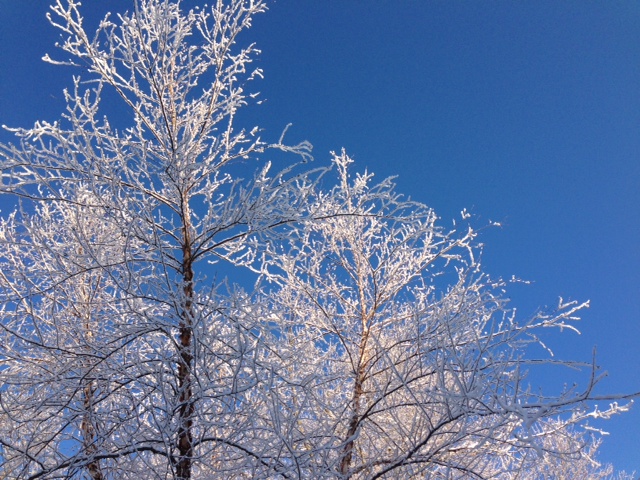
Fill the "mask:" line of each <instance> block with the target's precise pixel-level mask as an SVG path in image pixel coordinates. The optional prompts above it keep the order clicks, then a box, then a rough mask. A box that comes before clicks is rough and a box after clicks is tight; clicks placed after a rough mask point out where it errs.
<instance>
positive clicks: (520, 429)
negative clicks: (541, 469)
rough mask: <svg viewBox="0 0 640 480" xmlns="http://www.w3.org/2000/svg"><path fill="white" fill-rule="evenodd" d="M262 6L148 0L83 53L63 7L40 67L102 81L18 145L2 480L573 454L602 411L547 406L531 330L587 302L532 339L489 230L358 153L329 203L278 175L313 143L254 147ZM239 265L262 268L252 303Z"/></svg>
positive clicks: (3, 308)
mask: <svg viewBox="0 0 640 480" xmlns="http://www.w3.org/2000/svg"><path fill="white" fill-rule="evenodd" d="M265 9H266V5H265V2H264V1H263V0H228V1H223V0H217V1H215V2H214V5H213V6H211V7H206V8H202V9H199V8H194V9H192V10H189V11H185V10H183V8H182V3H181V2H179V1H170V0H138V1H136V2H133V4H132V10H131V12H129V13H124V14H121V15H117V16H116V17H115V18H114V17H112V16H107V17H105V18H104V20H102V21H101V22H100V24H99V26H98V29H97V32H96V33H95V34H89V33H88V32H87V31H86V30H85V26H84V21H83V17H82V15H81V12H80V3H79V2H77V1H76V0H56V1H55V3H54V5H53V6H52V7H51V10H52V15H51V23H52V24H53V25H54V26H56V27H58V28H59V29H60V31H61V32H62V35H63V40H62V42H61V43H60V47H61V48H62V51H63V52H64V55H65V57H63V58H60V59H58V58H57V56H56V59H53V58H51V57H48V56H47V57H46V60H47V61H49V62H52V63H56V64H66V65H72V66H73V68H76V69H80V70H81V71H82V76H81V77H75V78H74V82H73V86H72V88H71V89H69V90H68V91H66V92H65V99H66V103H67V108H66V111H65V112H64V114H63V115H62V118H61V119H60V120H59V121H57V122H54V123H47V122H36V123H35V125H34V126H33V127H32V128H21V129H10V130H11V131H12V132H13V133H14V134H15V135H16V137H17V139H18V140H17V141H16V143H15V144H2V145H0V174H1V182H0V192H1V193H3V194H5V195H7V196H10V198H13V199H15V200H16V202H17V203H16V205H17V207H16V210H15V211H14V212H13V213H12V214H10V215H8V216H5V217H3V218H2V222H1V225H0V248H1V250H0V270H1V273H0V326H1V329H0V382H1V386H0V477H1V478H10V479H36V478H47V479H50V478H76V479H92V480H98V479H132V480H133V479H179V480H187V479H191V478H194V479H195V478H237V479H241V478H247V479H249V478H265V479H266V478H274V479H275V478H287V479H291V478H308V479H322V478H345V479H346V478H354V479H355V478H363V479H364V478H367V479H373V478H464V477H467V478H474V477H477V478H485V477H496V478H500V476H504V475H509V474H511V473H513V472H516V471H524V468H525V465H527V462H530V461H531V458H533V456H532V455H534V454H535V455H538V454H540V455H542V456H543V457H545V458H548V459H549V462H550V463H548V465H555V464H554V463H553V460H552V459H553V458H557V459H561V460H562V461H565V460H566V461H572V459H575V458H577V457H576V450H575V449H574V448H573V447H571V448H565V447H564V445H565V444H564V443H562V442H561V441H560V440H558V439H556V437H555V435H556V433H557V432H562V431H565V430H563V429H566V428H570V426H571V425H572V424H574V423H576V422H578V421H582V420H583V419H584V418H586V416H588V415H589V414H590V413H589V411H588V410H583V409H584V408H587V403H585V402H588V401H589V400H591V399H593V395H592V387H593V386H594V385H595V383H597V381H598V378H599V377H598V376H597V372H596V370H595V367H594V368H593V374H594V375H593V377H592V379H591V382H589V384H588V385H586V386H585V387H584V389H583V390H577V389H572V390H568V391H565V392H561V393H557V394H554V395H548V396H546V395H543V394H542V393H539V392H538V391H537V390H536V391H534V390H530V389H528V388H527V386H526V385H525V383H524V371H525V370H526V369H527V368H535V367H536V366H538V365H540V364H544V363H545V361H546V360H545V359H532V358H530V357H529V356H527V355H528V354H529V352H528V351H527V347H528V346H529V345H532V344H536V343H537V337H536V330H537V329H538V328H547V327H559V328H565V327H568V326H570V324H571V323H572V322H573V321H574V320H575V319H576V317H575V316H576V313H577V312H578V311H579V310H580V309H581V308H583V307H584V306H585V305H586V304H576V303H563V302H561V304H560V305H559V307H558V310H557V311H556V312H552V313H548V314H540V315H537V316H535V317H533V318H531V319H528V320H524V321H522V320H519V319H516V317H515V315H514V313H513V311H512V310H510V309H509V307H508V306H507V304H506V302H505V300H504V298H503V296H502V291H501V288H502V287H503V282H500V281H494V280H491V279H490V278H489V277H488V276H486V275H485V274H484V273H483V272H482V270H481V266H480V263H479V261H478V253H479V245H478V244H477V239H476V236H477V235H476V232H475V231H474V230H473V229H471V228H466V229H465V230H464V231H446V230H444V229H443V228H442V227H440V226H438V223H437V217H436V215H435V213H434V212H433V211H432V210H431V209H429V208H427V207H426V206H424V205H423V204H420V203H417V202H412V201H409V200H406V199H404V198H403V197H402V196H400V195H399V194H398V193H396V191H395V187H394V185H393V183H392V182H391V181H390V180H385V181H383V182H382V183H380V184H374V183H373V180H372V175H370V174H366V173H365V174H362V175H356V176H354V177H353V178H351V177H350V176H349V175H350V174H349V164H350V163H351V160H350V159H349V158H348V157H347V156H346V155H345V154H342V155H338V156H336V157H335V159H334V166H333V169H334V170H335V171H336V172H337V173H338V181H337V183H336V185H335V186H334V187H331V186H327V182H329V175H328V174H325V173H326V172H325V170H322V169H320V170H317V171H313V170H311V171H304V170H303V169H302V168H299V165H296V164H295V163H289V164H287V166H286V167H285V168H280V169H277V171H275V172H273V173H272V172H271V170H272V169H271V163H270V162H269V161H266V160H267V159H268V158H269V157H270V156H279V155H280V154H281V153H283V152H284V153H290V154H293V156H294V157H296V158H297V160H303V161H305V160H307V159H309V156H310V153H309V152H310V145H309V144H307V143H306V142H303V143H301V144H299V145H296V146H287V145H286V144H285V141H284V138H283V136H284V135H283V136H281V137H280V138H279V140H277V141H275V142H267V141H264V140H263V139H262V138H261V136H260V135H261V134H262V133H261V130H260V129H259V128H258V127H253V126H248V127H246V128H243V127H238V126H236V113H237V111H238V109H240V108H242V107H244V106H245V105H246V104H248V103H249V102H250V101H252V99H254V98H255V97H256V94H249V93H248V91H247V88H248V84H249V82H250V81H251V80H252V79H254V78H255V77H259V76H261V71H260V70H259V69H252V60H253V58H254V56H255V55H256V54H257V52H258V51H257V50H256V48H255V47H254V46H253V45H251V44H248V45H246V46H244V47H242V46H240V44H239V43H237V38H238V35H240V33H241V32H242V31H243V30H245V29H247V28H248V27H250V25H251V21H252V18H253V17H254V15H256V14H259V13H261V12H263V11H264V10H265ZM107 92H108V93H107ZM105 95H109V103H110V105H109V108H108V109H105V108H104V107H105V105H104V102H105V101H104V100H103V98H104V96H105ZM114 99H115V100H114ZM116 101H119V102H120V103H119V105H120V107H121V111H122V112H123V114H122V115H117V116H115V117H111V118H108V117H107V116H105V112H107V111H109V112H110V111H113V110H114V108H115V107H117V105H115V104H113V105H112V103H115V102H116ZM127 122H129V123H127ZM261 158H264V159H265V161H262V162H261V163H259V164H258V166H257V168H256V169H255V171H254V169H253V168H252V167H251V163H250V162H251V161H252V160H254V159H261ZM246 171H249V172H250V173H249V175H248V177H249V178H248V179H246V180H245V179H242V178H241V177H240V176H239V175H240V173H241V172H246ZM220 262H226V263H227V264H228V265H231V266H233V267H235V268H228V269H227V270H226V271H233V272H235V271H238V270H239V269H240V268H242V269H245V270H244V271H248V269H253V270H254V271H255V272H257V273H258V274H259V275H260V281H261V283H259V284H258V285H259V287H260V288H258V289H256V290H257V291H258V293H255V294H254V293H246V292H245V291H243V289H242V288H241V287H238V286H236V285H234V281H233V278H231V279H229V280H227V279H225V278H218V277H217V272H216V271H215V264H219V263H220ZM212 264H214V266H212ZM221 277H222V275H221ZM245 287H246V286H245ZM251 288H252V287H249V288H248V290H251ZM548 363H549V364H553V363H554V362H548ZM564 365H565V366H567V365H569V366H576V365H575V364H571V363H564ZM625 408H626V406H623V405H621V406H612V407H611V410H610V411H609V412H608V413H616V412H618V411H623V410H624V409H625ZM591 415H593V414H591ZM556 418H562V419H563V420H555V421H557V422H561V424H560V427H561V428H560V427H559V428H557V429H554V428H547V427H549V426H550V425H553V424H552V423H549V422H551V419H556ZM558 438H560V437H558ZM574 438H575V437H574ZM554 442H560V443H554ZM572 442H573V441H572ZM574 444H576V445H577V444H578V443H575V442H574V443H571V445H574ZM556 445H559V446H558V447H557V448H556V447H555V446H556ZM580 448H582V450H581V451H584V448H585V447H580ZM581 458H582V457H581ZM504 478H509V477H506V476H505V477H504ZM514 478H519V477H517V476H516V477H514Z"/></svg>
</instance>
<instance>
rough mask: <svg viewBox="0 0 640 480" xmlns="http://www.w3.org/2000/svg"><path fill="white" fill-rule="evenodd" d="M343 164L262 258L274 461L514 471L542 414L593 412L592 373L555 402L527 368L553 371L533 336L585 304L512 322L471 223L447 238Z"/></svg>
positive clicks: (339, 159) (341, 468) (359, 468)
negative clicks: (529, 380) (530, 382)
mask: <svg viewBox="0 0 640 480" xmlns="http://www.w3.org/2000/svg"><path fill="white" fill-rule="evenodd" d="M334 162H335V164H336V168H337V171H338V174H339V180H338V183H337V185H336V186H335V187H333V188H332V189H330V190H328V191H326V192H323V191H318V192H317V194H316V196H315V198H316V203H315V204H314V205H313V207H312V208H313V211H312V213H311V214H310V215H309V217H308V218H309V219H308V220H307V221H306V222H305V223H304V227H302V228H299V229H296V230H295V231H293V232H291V233H290V235H289V243H288V245H286V246H284V247H283V246H282V245H277V246H276V248H274V249H273V250H272V251H271V252H270V253H271V256H270V257H269V258H270V260H269V263H270V265H269V267H270V271H269V275H270V278H271V279H272V280H274V281H275V283H277V284H278V285H279V288H277V289H275V292H272V293H271V294H270V299H271V305H272V306H271V308H270V309H269V312H270V314H269V319H270V321H271V327H270V328H271V329H272V331H274V332H275V334H274V335H273V342H274V344H275V346H274V347H273V348H272V350H273V351H274V352H276V353H274V354H273V355H271V357H270V358H271V361H272V365H273V367H272V370H273V371H274V372H277V374H276V375H275V376H274V378H273V379H272V381H271V382H270V383H269V384H268V386H267V387H265V388H266V390H265V395H268V396H269V398H271V399H272V401H273V403H274V404H275V405H276V406H277V408H275V409H274V410H273V411H274V412H276V413H275V414H276V415H277V417H276V418H274V419H273V425H274V428H277V429H278V430H277V433H278V435H279V436H280V437H281V438H282V439H283V441H285V442H286V445H287V448H286V449H285V450H283V451H282V454H281V455H282V456H283V457H286V458H287V462H285V461H284V460H283V459H281V460H280V461H282V462H285V463H290V464H292V465H296V467H297V468H299V471H301V472H304V473H303V474H302V475H301V476H303V477H305V478H360V479H375V478H397V479H404V478H494V477H496V476H500V475H505V478H507V477H506V475H507V474H508V473H509V472H510V471H512V470H513V469H514V465H513V464H514V463H517V466H518V468H519V469H522V467H523V465H524V464H525V463H527V462H528V461H529V460H530V458H531V452H533V453H534V454H535V453H536V452H540V451H541V449H540V448H538V442H539V441H540V439H541V438H542V439H543V440H544V442H549V441H548V440H547V436H549V437H553V436H554V435H555V431H553V430H552V429H543V430H540V429H537V430H536V428H537V427H536V426H537V425H538V423H539V422H540V421H542V420H547V421H548V419H550V418H555V417H557V416H559V415H562V414H565V420H564V421H562V422H559V425H560V427H558V429H557V431H558V432H562V431H563V430H562V429H565V428H568V426H570V425H571V424H573V423H575V422H577V421H580V420H583V419H584V417H583V413H581V408H583V407H584V406H585V405H584V403H583V402H585V401H587V400H589V399H590V398H591V397H592V395H591V390H592V387H593V386H594V384H595V383H596V382H597V375H596V372H595V371H594V372H593V374H594V376H592V381H591V383H590V384H589V385H587V386H586V387H585V389H584V390H582V391H579V390H577V389H571V390H567V391H564V392H561V393H559V394H556V395H543V394H542V393H541V392H539V391H537V390H536V391H534V390H531V389H529V388H528V387H527V385H526V383H525V372H526V369H532V368H536V366H540V365H543V364H547V365H551V364H552V363H554V362H552V361H551V360H550V359H549V360H548V361H547V360H546V359H544V358H537V359H536V358H532V357H531V355H530V352H526V349H527V347H528V346H529V345H531V344H537V343H538V340H537V337H536V332H537V331H538V330H539V329H542V328H558V329H563V328H567V327H568V328H573V327H571V324H572V323H573V322H574V321H575V320H577V317H576V314H577V312H578V311H579V310H580V309H582V308H584V307H586V306H587V304H586V303H583V304H577V303H574V302H571V303H563V302H562V301H561V303H560V305H559V306H558V309H557V311H555V312H552V313H548V314H542V313H541V314H539V315H536V316H534V317H533V318H530V319H527V320H524V321H519V320H518V319H516V317H515V312H514V311H513V310H511V309H510V308H508V306H507V304H506V301H505V300H504V298H503V294H502V292H501V289H502V287H503V286H504V284H503V282H500V281H492V280H491V279H490V278H488V277H487V276H486V275H485V274H483V273H482V271H481V268H480V267H481V266H480V263H479V261H478V257H479V246H478V244H477V241H476V239H475V237H476V233H475V232H474V230H473V229H471V228H469V229H464V230H463V231H462V232H456V231H455V230H453V231H446V230H445V229H443V228H442V227H440V226H438V225H437V222H436V220H437V217H436V215H435V213H434V212H433V210H431V209H429V208H428V207H426V206H424V205H422V204H419V203H417V202H412V201H408V200H406V199H404V198H403V197H402V196H400V195H399V194H397V193H396V192H395V190H394V185H393V184H392V182H391V181H390V180H385V181H383V182H382V183H379V184H375V183H373V180H372V175H370V174H366V173H365V174H362V175H355V176H354V177H353V178H351V177H350V175H349V169H348V166H349V164H350V163H351V160H350V159H349V158H348V157H347V156H346V155H345V154H344V153H343V154H342V155H339V156H336V157H335V159H334ZM525 353H529V356H525ZM268 358H269V357H268ZM559 363H560V364H561V365H563V366H571V363H569V362H567V363H563V362H559ZM624 409H625V407H621V406H617V405H613V406H612V407H611V411H610V412H608V414H609V413H614V412H617V411H623V410H624ZM566 414H569V415H568V416H566ZM558 435H561V433H558ZM545 445H546V443H545ZM551 452H552V450H551V449H548V453H549V455H548V456H551ZM580 452H581V450H579V449H578V450H576V449H574V450H568V449H567V450H566V451H563V450H561V449H559V450H558V449H557V450H554V451H553V455H554V456H555V458H557V459H560V460H559V461H560V462H564V461H567V462H572V461H573V460H574V459H576V455H577V456H578V458H581V457H580ZM572 455H573V456H572ZM506 460H509V461H508V462H507V461H506ZM502 462H505V464H504V465H503V466H502V467H500V465H501V464H502ZM297 475H300V474H297ZM529 478H530V477H529Z"/></svg>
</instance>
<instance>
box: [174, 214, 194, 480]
mask: <svg viewBox="0 0 640 480" xmlns="http://www.w3.org/2000/svg"><path fill="white" fill-rule="evenodd" d="M189 227H190V225H189V217H188V211H187V212H186V213H185V217H184V226H183V246H182V279H183V282H184V283H183V295H184V299H183V301H184V304H183V308H182V311H181V312H180V325H179V329H180V339H179V340H180V344H179V357H178V387H179V392H180V396H179V406H180V407H179V410H178V438H177V447H178V461H177V464H176V475H177V477H178V479H179V480H189V479H190V478H191V465H192V460H193V433H192V428H193V414H194V411H195V407H194V405H193V399H192V396H193V385H192V383H193V379H192V375H191V369H192V362H193V353H192V351H193V338H192V337H193V318H194V310H193V296H194V293H193V292H194V290H193V246H192V243H191V236H190V228H189Z"/></svg>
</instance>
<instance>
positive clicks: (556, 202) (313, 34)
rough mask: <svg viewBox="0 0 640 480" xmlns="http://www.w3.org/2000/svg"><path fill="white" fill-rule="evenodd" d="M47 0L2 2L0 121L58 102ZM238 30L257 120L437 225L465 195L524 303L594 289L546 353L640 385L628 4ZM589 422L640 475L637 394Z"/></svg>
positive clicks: (15, 120)
mask: <svg viewBox="0 0 640 480" xmlns="http://www.w3.org/2000/svg"><path fill="white" fill-rule="evenodd" d="M46 3H47V2H44V1H35V0H29V1H27V0H21V1H15V0H0V19H1V20H2V24H1V26H0V45H2V49H0V123H3V124H8V125H13V126H28V125H31V124H32V123H33V121H34V120H36V119H41V118H44V119H48V120H54V119H56V118H57V117H58V115H59V113H60V111H61V109H62V108H63V104H62V95H61V91H62V88H64V87H65V86H69V84H70V74H71V73H72V72H70V71H69V70H66V69H65V68H61V67H53V66H50V65H46V64H44V63H43V62H41V61H40V58H41V57H42V55H43V54H44V53H46V52H50V53H53V52H54V51H55V48H54V47H53V43H54V42H55V40H56V38H57V32H56V31H55V30H54V29H53V28H52V27H49V26H48V24H47V21H46V19H45V17H44V15H45V12H46ZM106 3H107V2H87V4H88V5H87V7H88V9H89V11H88V17H89V19H94V20H95V18H97V16H98V15H101V14H102V13H104V10H105V7H104V5H105V4H106ZM108 4H109V6H110V7H109V8H111V9H112V10H116V11H117V9H119V8H129V5H130V2H129V1H125V0H112V1H110V2H108ZM184 4H185V5H186V6H190V5H192V4H195V2H193V1H185V2H184ZM244 40H246V41H256V42H257V43H258V45H259V47H260V48H261V49H262V50H263V54H262V55H261V57H260V59H259V65H260V67H262V68H263V69H264V71H265V79H264V80H263V81H261V82H260V83H259V85H256V88H258V89H259V90H260V91H261V92H262V96H263V98H266V99H267V102H265V104H264V105H263V106H262V107H260V108H256V109H252V110H251V115H252V118H251V121H252V122H253V123H258V124H260V125H261V126H263V127H265V128H266V129H267V132H269V133H271V135H272V137H273V138H277V136H278V135H279V132H280V131H281V130H282V128H283V127H284V126H285V125H286V124H287V123H289V122H292V123H293V124H294V127H293V129H292V130H290V134H289V135H290V137H289V139H290V141H291V142H293V141H295V140H299V139H300V140H301V139H308V140H310V141H311V142H312V143H313V144H314V147H315V156H316V161H317V162H318V163H321V164H325V163H326V162H327V161H328V159H329V151H330V150H339V149H341V148H342V147H345V148H346V150H347V152H348V153H349V154H350V155H351V156H353V157H354V158H355V160H356V165H357V168H359V169H364V168H368V169H369V170H371V171H374V172H375V173H376V175H377V176H379V177H380V178H383V177H386V176H389V175H398V179H397V183H398V186H399V190H400V191H402V192H404V193H405V194H407V195H410V196H411V197H412V198H413V199H415V200H419V201H422V202H424V203H426V204H428V205H430V206H432V207H433V208H435V210H436V212H438V213H439V215H440V216H441V217H442V222H443V224H447V225H450V222H451V219H452V218H459V215H460V211H461V210H462V209H463V208H466V209H467V210H469V211H471V212H472V213H473V214H475V215H476V219H475V223H476V225H478V226H481V225H484V224H486V223H487V222H488V221H489V220H496V221H500V222H501V223H502V224H503V227H502V228H500V229H498V228H495V229H489V230H487V231H485V232H484V233H483V235H482V240H483V242H485V243H486V248H485V253H484V264H485V269H486V270H487V271H488V272H490V273H491V274H493V275H495V276H503V277H506V278H508V277H511V275H516V276H519V277H522V278H524V279H527V280H532V281H533V282H534V283H533V284H532V285H529V286H526V287H525V286H517V287H514V288H512V290H511V291H510V296H511V298H512V299H513V302H514V304H515V305H516V306H517V307H518V308H519V310H520V311H521V312H522V314H523V315H526V314H530V313H532V312H533V311H535V310H536V308H538V307H545V306H547V305H548V306H553V305H555V304H556V303H557V298H558V296H563V297H564V298H572V299H577V300H585V299H591V308H590V309H589V310H588V311H586V312H585V313H584V315H583V318H584V320H583V322H581V325H580V328H581V330H582V332H583V334H582V335H581V336H577V335H574V334H571V333H565V334H562V335H559V336H558V335H553V336H551V337H550V339H549V343H550V344H551V346H552V348H553V349H554V351H555V352H556V355H557V357H559V358H572V359H582V360H589V359H590V358H591V352H592V349H593V347H594V346H595V345H597V348H598V363H599V364H600V365H601V366H603V368H604V369H606V370H607V371H608V372H609V374H610V375H609V377H608V378H607V379H606V380H605V381H603V383H602V384H601V388H600V392H601V393H604V392H608V393H614V392H631V391H638V390H640V346H639V342H640V3H638V2H636V1H616V2H612V1H606V2H605V1H600V2H595V1H580V2H578V1H545V0H537V1H535V2H533V1H527V2H497V1H492V2H472V1H452V2H445V1H418V0H402V1H400V0H398V1H390V0H372V1H369V2H365V1H364V0H343V1H333V0H326V1H316V0H295V1H294V0H279V1H276V2H275V3H273V4H272V5H271V9H270V11H269V12H268V13H267V14H266V15H262V16H261V17H259V18H257V19H256V21H255V25H254V28H252V29H251V30H250V31H249V32H247V33H246V34H245V37H244ZM0 139H1V140H2V141H8V140H9V136H8V135H6V134H5V133H0ZM576 378H580V377H579V376H575V375H573V374H572V373H571V372H568V375H567V378H566V380H567V381H568V382H572V381H573V380H574V379H576ZM599 425H600V426H603V427H604V428H605V429H607V430H609V431H610V432H611V435H610V436H609V437H608V438H606V439H605V443H604V445H603V447H602V448H601V459H602V460H604V461H606V462H612V463H614V464H615V466H616V467H617V468H620V469H626V470H628V471H631V470H637V471H638V472H640V460H639V459H638V453H637V450H638V449H637V446H638V444H639V443H640V434H639V433H638V432H640V404H638V405H636V406H635V408H634V409H633V410H632V412H631V413H629V414H627V415H624V416H621V417H618V418H615V419H613V420H611V421H609V422H607V423H604V424H599Z"/></svg>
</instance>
